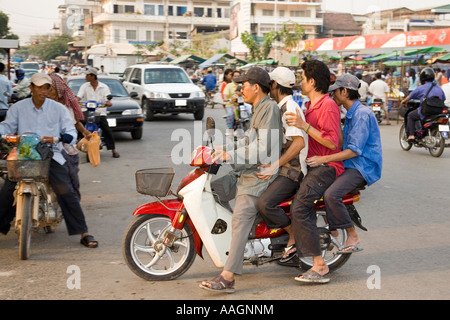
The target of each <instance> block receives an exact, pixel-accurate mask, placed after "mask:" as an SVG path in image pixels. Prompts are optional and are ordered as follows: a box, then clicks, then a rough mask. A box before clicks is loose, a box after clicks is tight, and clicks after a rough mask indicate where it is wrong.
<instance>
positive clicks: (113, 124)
mask: <svg viewBox="0 0 450 320" xmlns="http://www.w3.org/2000/svg"><path fill="white" fill-rule="evenodd" d="M106 120H107V121H108V125H109V126H110V127H115V126H117V122H116V119H106Z"/></svg>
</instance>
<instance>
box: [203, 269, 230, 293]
mask: <svg viewBox="0 0 450 320" xmlns="http://www.w3.org/2000/svg"><path fill="white" fill-rule="evenodd" d="M203 283H205V284H209V286H208V285H204V284H203ZM199 286H200V288H202V289H205V290H208V291H214V292H226V293H233V292H234V291H235V290H234V280H232V281H228V280H225V279H224V278H223V277H222V276H221V275H220V274H219V275H218V276H217V277H215V278H214V279H212V280H210V281H206V280H205V281H203V282H202V283H201V284H200V285H199Z"/></svg>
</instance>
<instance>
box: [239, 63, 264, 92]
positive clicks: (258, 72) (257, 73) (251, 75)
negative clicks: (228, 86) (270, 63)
mask: <svg viewBox="0 0 450 320" xmlns="http://www.w3.org/2000/svg"><path fill="white" fill-rule="evenodd" d="M249 80H252V81H254V82H255V83H257V84H259V85H261V86H264V87H266V88H270V77H269V73H268V72H267V71H266V70H264V69H262V68H259V67H252V68H250V69H248V71H247V73H246V74H244V75H243V76H240V77H237V78H233V81H234V82H236V83H243V82H245V81H249Z"/></svg>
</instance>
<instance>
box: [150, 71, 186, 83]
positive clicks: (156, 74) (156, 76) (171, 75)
mask: <svg viewBox="0 0 450 320" xmlns="http://www.w3.org/2000/svg"><path fill="white" fill-rule="evenodd" d="M190 82H191V81H190V80H189V77H188V76H187V75H186V73H185V72H184V71H183V70H181V69H176V68H173V69H168V68H155V69H145V74H144V83H145V84H157V83H190Z"/></svg>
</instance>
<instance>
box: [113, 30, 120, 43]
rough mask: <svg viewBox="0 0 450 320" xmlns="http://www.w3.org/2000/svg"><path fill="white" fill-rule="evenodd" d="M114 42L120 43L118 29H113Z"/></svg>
mask: <svg viewBox="0 0 450 320" xmlns="http://www.w3.org/2000/svg"><path fill="white" fill-rule="evenodd" d="M114 42H115V43H120V29H114Z"/></svg>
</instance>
